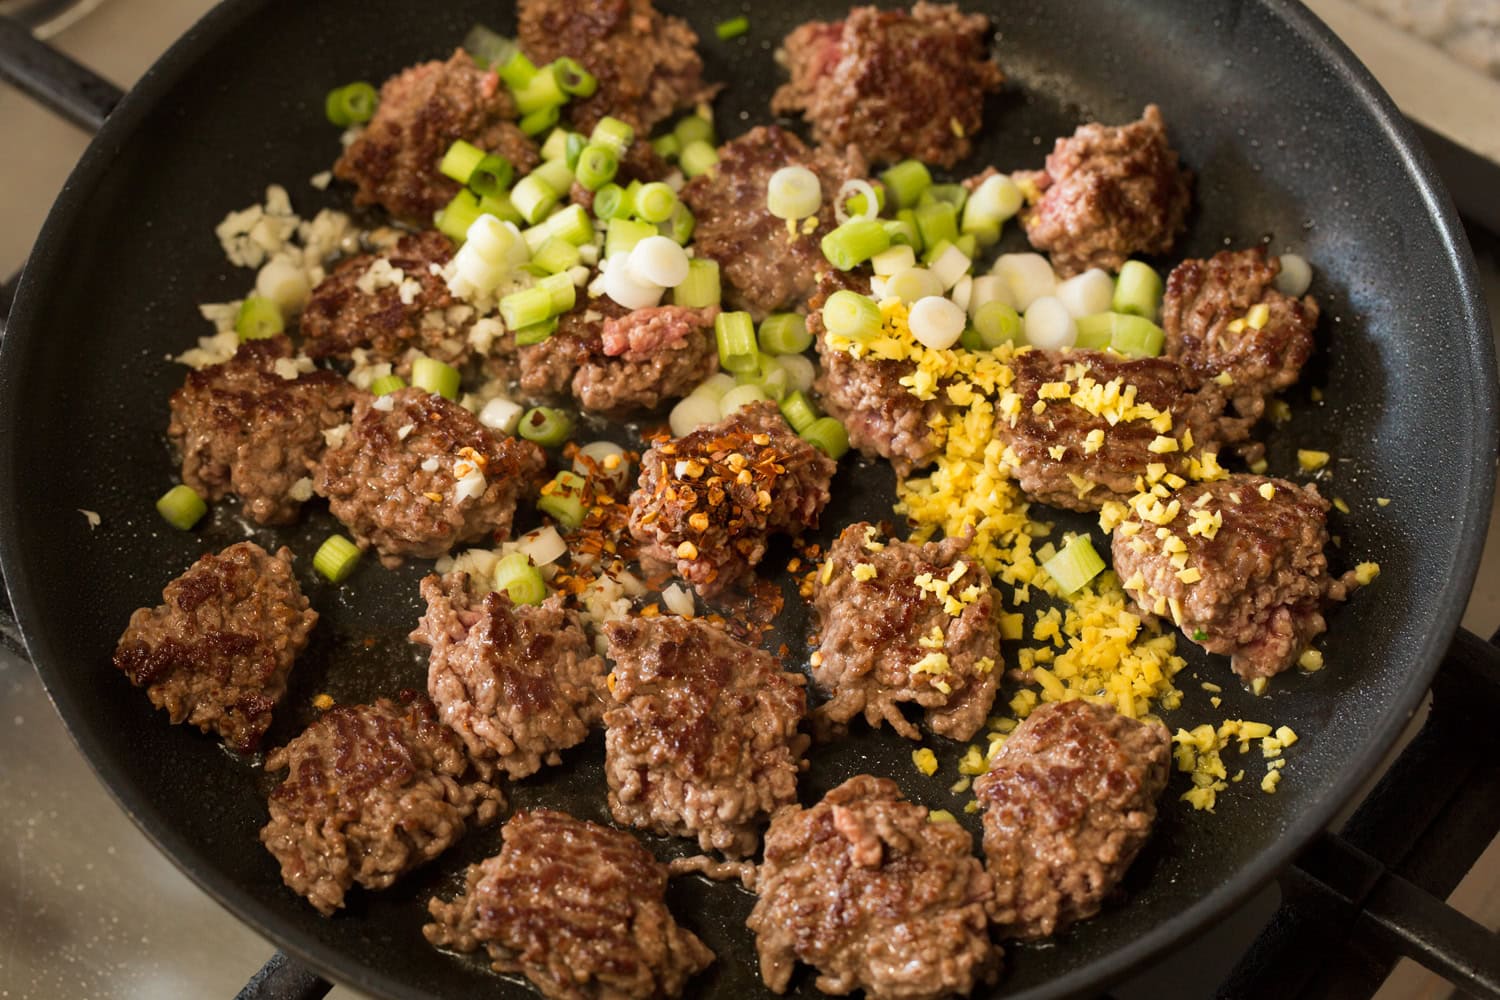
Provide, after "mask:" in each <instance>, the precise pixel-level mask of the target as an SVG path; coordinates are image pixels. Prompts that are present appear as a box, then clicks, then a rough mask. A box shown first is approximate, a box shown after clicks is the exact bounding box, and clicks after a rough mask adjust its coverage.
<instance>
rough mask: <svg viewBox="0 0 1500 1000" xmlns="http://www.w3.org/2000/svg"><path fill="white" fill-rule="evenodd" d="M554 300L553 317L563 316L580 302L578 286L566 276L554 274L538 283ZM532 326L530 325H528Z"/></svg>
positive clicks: (538, 286)
mask: <svg viewBox="0 0 1500 1000" xmlns="http://www.w3.org/2000/svg"><path fill="white" fill-rule="evenodd" d="M536 287H537V288H540V289H541V290H542V291H544V292H546V293H547V295H548V296H549V297H550V298H551V299H552V315H553V316H561V315H562V314H563V313H565V312H567V311H568V310H569V309H572V308H573V306H574V305H575V304H577V302H578V286H577V285H575V284H573V279H572V277H570V276H569V275H566V274H552V275H548V276H547V277H545V278H543V279H542V280H541V281H538V282H537V283H536ZM526 325H528V326H529V325H530V324H526Z"/></svg>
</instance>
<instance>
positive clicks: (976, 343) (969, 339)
mask: <svg viewBox="0 0 1500 1000" xmlns="http://www.w3.org/2000/svg"><path fill="white" fill-rule="evenodd" d="M958 346H959V347H962V348H963V349H964V350H966V351H987V350H989V348H988V347H985V346H984V338H983V337H981V336H979V331H978V330H976V329H974V328H973V327H972V326H966V327H964V332H963V333H961V334H959V335H958Z"/></svg>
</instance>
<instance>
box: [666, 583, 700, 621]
mask: <svg viewBox="0 0 1500 1000" xmlns="http://www.w3.org/2000/svg"><path fill="white" fill-rule="evenodd" d="M661 602H662V603H663V604H665V605H666V606H667V610H668V611H670V612H672V614H674V615H678V616H679V617H682V618H691V617H693V612H695V611H696V610H697V605H696V604H694V603H693V595H692V594H691V593H689V592H688V591H687V590H685V589H683V588H682V587H681V586H679V585H677V584H675V583H674V584H672V585H671V586H670V587H668V588H667V589H665V590H663V591H662V592H661Z"/></svg>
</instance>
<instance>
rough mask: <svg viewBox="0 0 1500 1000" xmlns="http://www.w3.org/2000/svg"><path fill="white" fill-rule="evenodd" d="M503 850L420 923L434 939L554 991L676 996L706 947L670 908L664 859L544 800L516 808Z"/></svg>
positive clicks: (559, 995)
mask: <svg viewBox="0 0 1500 1000" xmlns="http://www.w3.org/2000/svg"><path fill="white" fill-rule="evenodd" d="M500 834H501V836H502V837H503V838H504V846H503V847H501V849H500V853H499V854H497V855H495V856H494V857H491V858H487V859H485V860H484V861H481V862H480V863H479V864H477V865H471V866H470V867H469V871H468V879H467V882H466V884H465V886H464V891H463V893H462V894H461V895H459V896H458V897H457V898H456V899H454V900H453V901H452V902H451V903H445V902H443V901H442V900H441V899H439V898H438V897H436V896H434V897H433V898H432V900H431V901H430V902H429V903H428V904H427V909H428V912H430V913H431V914H432V917H433V922H432V923H430V924H428V925H427V926H426V927H424V928H422V933H423V934H424V935H426V937H427V940H428V941H430V942H431V943H433V944H434V945H436V946H438V947H439V948H452V949H453V950H455V951H462V952H471V951H475V950H476V949H478V948H479V946H480V945H483V946H484V947H485V949H486V950H487V951H488V952H489V956H490V960H491V962H492V963H493V965H494V969H495V971H496V972H519V973H521V974H522V975H524V976H525V977H526V978H527V979H529V980H531V982H532V983H533V984H534V985H535V986H536V988H537V989H538V990H540V991H541V993H542V995H543V996H545V997H549V998H551V1000H609V998H613V1000H627V998H629V1000H652V998H657V997H677V996H681V995H682V994H683V992H684V990H685V989H686V988H687V983H688V980H689V979H691V978H692V977H693V976H694V975H695V974H696V973H698V972H699V971H701V970H703V969H705V968H707V967H708V966H709V964H710V963H712V962H713V960H714V953H713V952H712V951H710V950H709V948H708V946H707V945H705V944H704V943H703V942H702V941H700V940H698V938H697V937H696V936H694V934H693V933H692V932H691V931H689V930H687V929H685V928H683V927H682V926H681V925H679V924H678V923H677V921H676V920H674V919H673V918H672V913H671V911H670V910H668V909H667V903H666V892H667V868H666V866H665V865H663V864H662V863H661V862H660V861H657V860H656V859H655V858H653V857H652V856H651V854H650V852H648V851H647V850H646V849H645V848H644V847H642V846H641V845H640V844H639V843H638V842H637V841H636V839H635V838H634V837H632V836H631V835H630V834H628V833H625V832H624V831H621V830H611V829H610V828H609V827H607V826H600V825H599V824H597V823H586V822H584V821H582V820H577V819H574V818H573V817H572V816H569V815H568V814H567V813H562V812H556V811H554V810H551V809H536V810H532V811H528V812H518V813H516V814H515V815H514V816H512V817H511V818H510V819H509V820H508V821H507V822H506V824H505V826H503V827H502V828H501V830H500Z"/></svg>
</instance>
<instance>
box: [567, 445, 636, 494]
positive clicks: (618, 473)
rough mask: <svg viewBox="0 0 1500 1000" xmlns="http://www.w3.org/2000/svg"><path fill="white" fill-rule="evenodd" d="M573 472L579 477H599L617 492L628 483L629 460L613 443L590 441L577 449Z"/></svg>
mask: <svg viewBox="0 0 1500 1000" xmlns="http://www.w3.org/2000/svg"><path fill="white" fill-rule="evenodd" d="M589 463H592V465H593V468H592V470H591V469H590V465H589ZM573 471H574V472H576V473H578V474H579V475H580V476H588V475H590V474H593V475H596V476H601V477H603V479H604V480H605V482H607V483H609V484H610V485H611V486H613V487H614V488H615V489H616V490H618V489H619V488H621V487H623V486H624V485H625V484H626V483H628V482H629V481H630V460H629V459H628V458H626V457H625V449H624V448H621V447H620V446H619V445H617V444H615V443H614V442H613V441H590V442H589V443H588V444H586V445H584V446H583V447H582V448H579V449H578V455H577V457H576V458H574V459H573Z"/></svg>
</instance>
